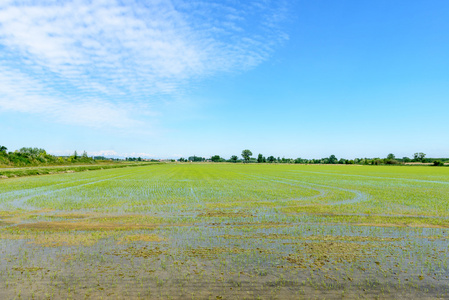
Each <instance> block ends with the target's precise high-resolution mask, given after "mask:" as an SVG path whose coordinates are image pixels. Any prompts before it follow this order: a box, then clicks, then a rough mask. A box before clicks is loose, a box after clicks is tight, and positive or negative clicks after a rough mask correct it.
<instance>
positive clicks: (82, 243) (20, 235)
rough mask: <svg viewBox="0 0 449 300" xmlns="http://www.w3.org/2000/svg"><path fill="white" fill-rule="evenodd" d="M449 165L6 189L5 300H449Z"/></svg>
mask: <svg viewBox="0 0 449 300" xmlns="http://www.w3.org/2000/svg"><path fill="white" fill-rule="evenodd" d="M448 261H449V169H448V168H434V167H415V166H413V167H404V166H402V167H401V166H394V167H387V166H337V165H335V166H329V165H328V166H316V165H254V164H248V165H242V164H167V165H152V166H143V167H134V168H123V169H111V170H102V171H89V172H81V173H67V174H56V175H46V176H35V177H22V178H13V179H2V180H0V298H1V299H8V298H17V299H21V298H24V299H30V298H37V299H45V298H52V299H53V298H71V299H86V298H87V299H91V298H93V299H97V298H110V299H123V298H136V299H139V298H145V299H322V298H328V299H329V298H330V299H341V298H344V299H360V298H366V299H398V298H411V299H418V298H419V299H447V298H449V294H448V292H449V266H448Z"/></svg>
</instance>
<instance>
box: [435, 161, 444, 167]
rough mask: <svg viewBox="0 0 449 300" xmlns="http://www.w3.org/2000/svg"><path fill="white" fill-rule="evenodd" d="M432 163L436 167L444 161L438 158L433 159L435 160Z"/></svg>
mask: <svg viewBox="0 0 449 300" xmlns="http://www.w3.org/2000/svg"><path fill="white" fill-rule="evenodd" d="M433 165H434V166H436V167H439V166H444V162H442V161H439V160H435V161H434V162H433Z"/></svg>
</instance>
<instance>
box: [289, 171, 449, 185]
mask: <svg viewBox="0 0 449 300" xmlns="http://www.w3.org/2000/svg"><path fill="white" fill-rule="evenodd" d="M288 172H293V173H315V174H324V175H337V176H350V177H365V178H374V179H388V180H404V181H412V182H421V183H438V184H449V181H438V180H424V179H413V178H397V177H382V176H370V175H355V174H344V173H327V172H316V171H300V170H294V171H293V170H292V171H288Z"/></svg>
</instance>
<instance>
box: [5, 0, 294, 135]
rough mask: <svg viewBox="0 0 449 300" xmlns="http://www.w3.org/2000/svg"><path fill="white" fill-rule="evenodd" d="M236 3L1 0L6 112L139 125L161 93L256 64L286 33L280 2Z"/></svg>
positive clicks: (77, 121) (92, 123)
mask: <svg viewBox="0 0 449 300" xmlns="http://www.w3.org/2000/svg"><path fill="white" fill-rule="evenodd" d="M234 2H235V1H225V0H223V1H216V2H214V1H177V0H174V1H169V0H152V1H144V2H137V1H132V0H129V1H118V0H117V1H115V0H108V1H105V0H71V1H56V0H39V1H37V0H36V1H31V0H30V1H22V0H21V1H19V0H17V1H2V3H0V47H2V52H0V53H1V54H0V61H3V64H2V65H0V72H1V74H0V109H3V110H14V111H19V112H27V113H41V114H49V115H50V116H51V117H53V118H55V120H57V121H59V122H66V123H70V124H77V125H80V124H81V125H87V126H94V127H102V126H115V127H130V126H131V127H132V126H136V125H139V122H137V121H135V119H136V118H135V117H133V112H134V111H141V112H143V110H144V106H141V107H139V106H140V105H143V104H145V103H147V102H150V103H151V102H152V100H151V99H152V97H153V96H155V95H164V94H169V95H173V94H175V93H177V92H179V90H180V89H181V88H185V86H186V83H189V81H191V80H192V79H197V78H201V77H204V76H209V75H213V74H215V73H217V72H229V71H236V70H237V71H238V70H245V69H248V68H251V67H254V66H256V65H258V64H259V63H261V62H262V61H264V60H265V59H267V57H268V56H269V55H270V53H271V52H272V49H273V47H275V46H276V45H277V44H278V43H279V42H281V41H282V40H285V39H286V36H285V34H284V33H283V32H282V31H280V29H279V28H278V27H279V22H280V21H279V20H280V19H281V17H280V16H282V5H279V3H280V1H268V0H264V1H255V0H254V1H244V3H241V4H236V3H234ZM231 4H232V5H231ZM130 102H132V103H133V105H131V106H134V107H135V108H136V109H135V110H133V109H131V110H130V109H129V105H128V103H130ZM152 106H153V107H155V106H156V107H157V103H152ZM145 109H146V108H145Z"/></svg>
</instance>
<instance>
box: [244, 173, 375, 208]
mask: <svg viewBox="0 0 449 300" xmlns="http://www.w3.org/2000/svg"><path fill="white" fill-rule="evenodd" d="M239 174H242V175H245V176H249V177H256V178H259V179H262V180H266V181H269V182H279V183H284V184H290V185H295V186H301V187H306V188H310V189H313V190H316V191H320V193H324V194H322V195H321V194H320V195H316V196H312V197H304V198H305V200H309V199H313V198H318V197H322V196H324V195H325V194H326V193H327V192H326V191H324V190H322V189H318V188H313V187H310V185H312V186H316V187H323V188H328V189H336V190H340V191H344V192H349V193H353V194H355V195H356V196H355V198H352V199H347V200H342V201H337V202H331V203H325V204H322V205H345V204H356V203H361V202H366V201H368V200H369V197H368V195H366V194H365V193H362V192H360V191H358V190H353V189H345V188H341V187H336V186H331V185H324V184H318V183H311V182H306V181H301V180H295V179H288V178H282V177H281V178H279V177H263V176H256V175H249V174H244V173H239ZM278 179H282V180H278ZM285 180H287V181H285ZM291 182H298V183H300V184H293V183H291ZM291 200H294V199H291Z"/></svg>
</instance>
